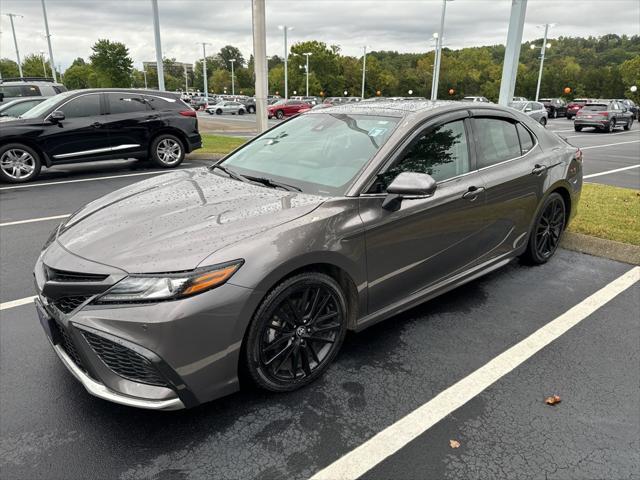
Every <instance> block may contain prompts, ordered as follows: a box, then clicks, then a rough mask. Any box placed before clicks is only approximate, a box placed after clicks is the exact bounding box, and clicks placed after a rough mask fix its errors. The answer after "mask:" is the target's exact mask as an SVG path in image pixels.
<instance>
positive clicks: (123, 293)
mask: <svg viewBox="0 0 640 480" xmlns="http://www.w3.org/2000/svg"><path fill="white" fill-rule="evenodd" d="M242 263H243V260H235V261H233V262H229V263H225V264H223V265H216V266H214V267H207V268H202V269H197V270H193V271H191V272H184V273H170V274H157V275H130V276H128V277H125V278H123V279H122V280H120V281H119V282H118V283H116V284H115V285H114V286H113V287H111V288H110V289H109V290H107V292H106V293H104V294H103V295H102V296H101V297H99V298H98V299H97V300H96V302H95V303H98V304H102V303H130V302H133V303H135V302H154V301H163V300H176V299H178V298H184V297H189V296H191V295H196V294H198V293H202V292H205V291H207V290H211V289H212V288H215V287H219V286H220V285H222V284H223V283H225V282H226V281H227V280H229V278H231V276H232V275H233V274H234V273H235V272H236V271H237V270H238V269H239V268H240V267H241V266H242Z"/></svg>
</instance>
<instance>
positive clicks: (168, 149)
mask: <svg viewBox="0 0 640 480" xmlns="http://www.w3.org/2000/svg"><path fill="white" fill-rule="evenodd" d="M184 153H185V152H184V145H183V144H182V141H181V140H180V139H179V138H178V137H176V136H175V135H171V134H170V133H164V134H162V135H158V136H157V137H156V138H154V139H153V141H152V142H151V161H152V162H153V163H154V164H155V165H156V166H158V167H161V168H175V167H177V166H178V165H180V164H181V163H182V160H184Z"/></svg>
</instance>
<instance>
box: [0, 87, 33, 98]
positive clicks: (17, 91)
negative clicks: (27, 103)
mask: <svg viewBox="0 0 640 480" xmlns="http://www.w3.org/2000/svg"><path fill="white" fill-rule="evenodd" d="M0 92H2V93H4V96H5V98H9V97H11V98H16V97H39V96H40V89H39V88H38V87H36V86H35V85H0Z"/></svg>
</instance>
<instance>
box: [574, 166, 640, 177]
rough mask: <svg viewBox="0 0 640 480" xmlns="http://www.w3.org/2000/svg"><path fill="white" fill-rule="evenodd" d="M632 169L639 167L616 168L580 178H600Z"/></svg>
mask: <svg viewBox="0 0 640 480" xmlns="http://www.w3.org/2000/svg"><path fill="white" fill-rule="evenodd" d="M632 168H640V165H631V166H630V167H622V168H616V169H614V170H607V171H606V172H600V173H592V174H590V175H585V176H584V177H582V178H593V177H600V176H602V175H609V174H610V173H616V172H623V171H624V170H631V169H632Z"/></svg>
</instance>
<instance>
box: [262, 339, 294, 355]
mask: <svg viewBox="0 0 640 480" xmlns="http://www.w3.org/2000/svg"><path fill="white" fill-rule="evenodd" d="M290 338H291V336H290V335H288V336H286V337H280V338H278V339H276V340H274V341H273V342H271V343H269V344H268V345H266V346H265V347H264V349H263V351H265V352H267V351H270V350H273V349H274V348H276V347H279V346H280V345H282V344H283V343H287V342H289V339H290Z"/></svg>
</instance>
